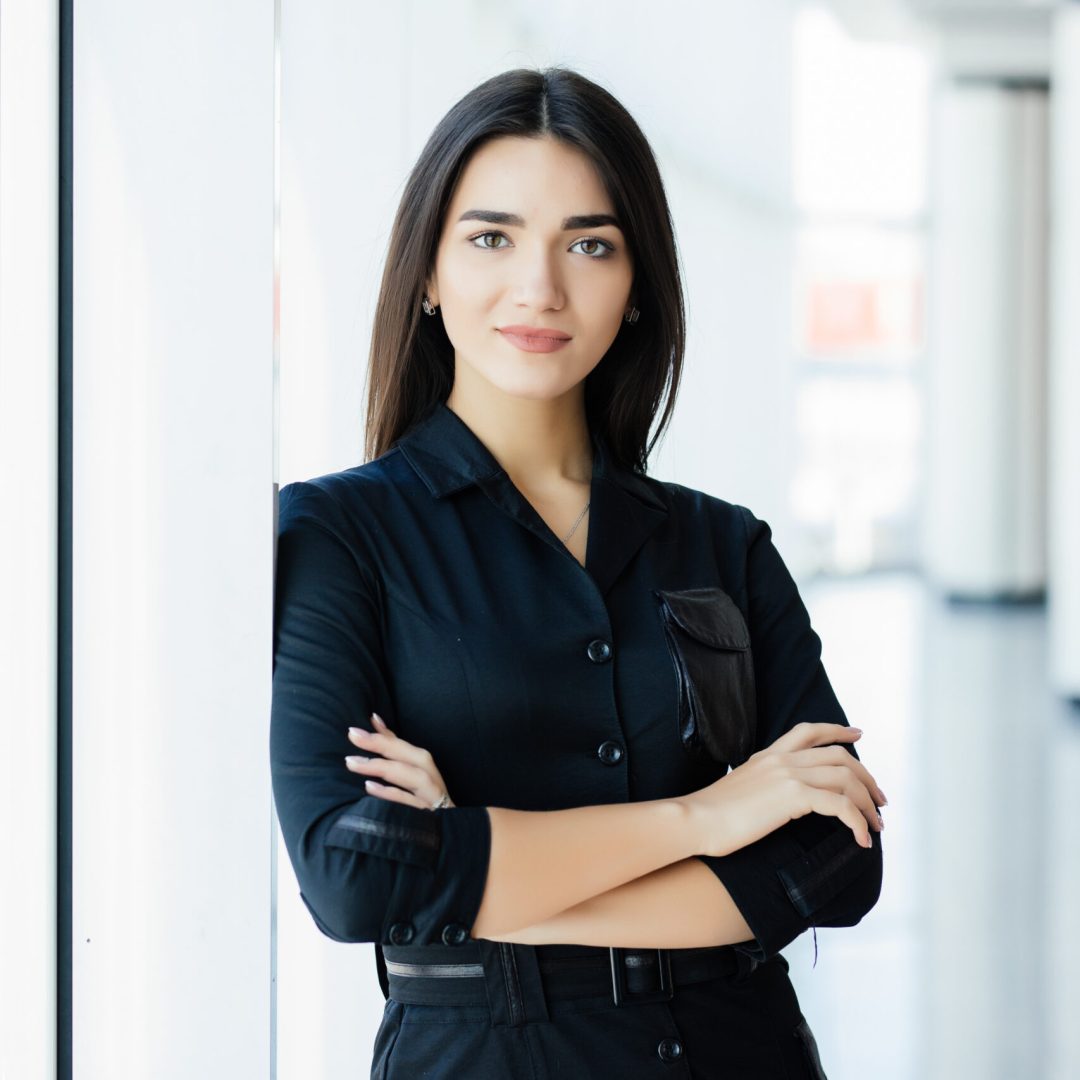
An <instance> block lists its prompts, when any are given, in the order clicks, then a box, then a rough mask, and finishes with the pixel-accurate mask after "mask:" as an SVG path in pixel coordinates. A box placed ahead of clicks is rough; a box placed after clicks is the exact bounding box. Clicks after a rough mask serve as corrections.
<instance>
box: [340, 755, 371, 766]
mask: <svg viewBox="0 0 1080 1080" xmlns="http://www.w3.org/2000/svg"><path fill="white" fill-rule="evenodd" d="M345 760H346V761H347V762H348V763H349V764H350V765H361V764H363V763H364V762H365V761H370V760H371V758H369V757H364V755H363V754H348V755H346V757H345Z"/></svg>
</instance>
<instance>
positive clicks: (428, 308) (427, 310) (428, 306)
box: [420, 293, 435, 315]
mask: <svg viewBox="0 0 1080 1080" xmlns="http://www.w3.org/2000/svg"><path fill="white" fill-rule="evenodd" d="M420 306H421V307H422V308H423V309H424V314H425V315H434V314H435V305H434V304H432V302H431V301H430V300H429V299H428V298H427V293H424V299H423V300H421V301H420Z"/></svg>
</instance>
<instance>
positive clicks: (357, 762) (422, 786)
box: [345, 755, 438, 798]
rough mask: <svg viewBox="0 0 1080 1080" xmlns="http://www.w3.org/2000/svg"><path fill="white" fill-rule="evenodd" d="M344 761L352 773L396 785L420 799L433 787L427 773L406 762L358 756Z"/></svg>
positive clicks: (432, 782) (433, 781)
mask: <svg viewBox="0 0 1080 1080" xmlns="http://www.w3.org/2000/svg"><path fill="white" fill-rule="evenodd" d="M345 761H346V763H347V764H348V766H349V768H350V769H352V770H353V771H354V772H358V773H362V774H363V775H364V776H370V777H372V778H374V779H376V780H380V781H383V782H385V783H388V784H396V785H397V786H398V787H401V788H406V789H407V790H408V791H411V792H413V794H415V795H416V796H417V797H422V796H423V795H424V794H425V793H426V792H427V791H428V790H429V789H434V787H435V780H434V779H433V778H432V777H431V776H430V775H429V774H428V773H427V772H425V771H424V770H423V769H421V768H418V767H417V766H416V765H410V764H408V762H404V761H393V760H391V759H390V758H377V757H373V758H362V757H359V755H352V756H351V757H347V758H346V759H345ZM437 797H438V796H436V798H437Z"/></svg>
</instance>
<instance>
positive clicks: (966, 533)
mask: <svg viewBox="0 0 1080 1080" xmlns="http://www.w3.org/2000/svg"><path fill="white" fill-rule="evenodd" d="M1046 114H1047V110H1046V94H1045V93H1044V92H1043V91H1041V90H1039V89H1032V88H1026V89H1018V88H1013V87H1010V86H1008V85H1007V84H994V83H990V82H980V83H963V82H953V83H945V84H943V85H942V87H941V89H940V91H939V95H938V101H937V115H936V129H935V145H934V151H935V152H934V172H935V178H934V183H933V203H932V207H933V208H932V216H933V223H934V224H933V230H932V233H933V234H932V253H933V254H932V266H933V271H932V284H931V303H930V324H931V328H932V329H931V338H930V340H931V342H932V345H931V349H930V356H929V365H930V367H929V378H928V386H929V402H928V406H929V409H928V411H929V417H928V419H929V424H928V456H927V461H928V477H927V479H928V499H927V508H926V517H925V521H924V526H925V531H924V565H925V567H926V570H927V573H928V575H929V577H930V578H931V579H932V580H933V581H934V582H935V583H936V584H937V585H938V586H939V587H941V588H942V589H943V590H945V591H947V592H949V593H952V594H959V595H964V596H971V597H979V598H998V597H1010V596H1016V595H1024V594H1037V593H1038V592H1040V591H1041V589H1042V588H1043V587H1044V584H1045V574H1046V567H1045V509H1044V490H1045V453H1044V428H1045V391H1044V382H1045V352H1046V342H1045V337H1046V319H1045V307H1046V258H1047V256H1046V182H1047V181H1046Z"/></svg>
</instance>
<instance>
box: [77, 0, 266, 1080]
mask: <svg viewBox="0 0 1080 1080" xmlns="http://www.w3.org/2000/svg"><path fill="white" fill-rule="evenodd" d="M74 79H75V83H74V102H75V115H74V140H75V141H74V176H75V181H74V193H75V195H74V197H75V204H74V251H75V257H74V400H75V415H74V439H75V446H74V454H75V484H74V597H73V604H74V628H73V633H74V661H75V663H74V700H73V721H72V723H73V732H74V735H73V770H74V794H73V801H74V820H75V826H74V841H73V843H74V868H73V878H74V883H73V890H74V899H73V908H74V911H73V919H74V931H73V938H74V945H73V947H74V959H73V965H74V976H73V977H74V991H73V995H74V1000H73V1012H74V1034H73V1047H74V1060H75V1066H76V1076H78V1077H81V1078H94V1080H97V1078H101V1080H104V1078H106V1077H117V1078H120V1077H125V1078H126V1077H132V1078H134V1077H147V1078H149V1077H153V1078H154V1080H191V1078H193V1077H235V1078H237V1080H240V1078H252V1080H254V1078H263V1077H268V1076H270V1075H271V1072H270V1068H271V977H270V976H271V968H270V959H271V938H270V931H271V926H270V919H271V822H272V817H271V812H272V803H271V792H270V777H269V767H268V755H267V744H268V729H269V701H270V693H269V690H270V670H271V668H270V665H271V648H272V637H271V626H272V622H271V620H272V606H271V600H272V555H273V543H272V540H273V508H274V490H273V393H272V387H273V317H274V315H273V311H274V288H273V238H274V232H273V226H274V5H273V4H272V3H271V4H267V3H264V2H262V0H234V2H230V3H226V4H222V3H218V2H213V0H192V2H190V3H186V4H184V5H183V6H182V7H180V8H176V9H173V10H167V9H165V8H162V7H161V6H160V5H154V4H149V5H148V4H145V3H142V2H141V0H88V2H86V3H80V4H77V5H76V11H75V40H74Z"/></svg>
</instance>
